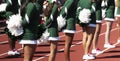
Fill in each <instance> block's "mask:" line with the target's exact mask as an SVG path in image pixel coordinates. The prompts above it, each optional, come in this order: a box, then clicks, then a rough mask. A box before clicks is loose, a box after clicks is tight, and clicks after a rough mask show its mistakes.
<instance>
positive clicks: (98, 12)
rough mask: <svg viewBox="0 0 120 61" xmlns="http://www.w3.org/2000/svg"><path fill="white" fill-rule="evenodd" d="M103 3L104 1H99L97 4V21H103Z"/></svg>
mask: <svg viewBox="0 0 120 61" xmlns="http://www.w3.org/2000/svg"><path fill="white" fill-rule="evenodd" d="M101 2H102V0H99V1H97V2H96V20H97V21H98V20H102V11H101Z"/></svg>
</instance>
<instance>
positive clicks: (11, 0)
mask: <svg viewBox="0 0 120 61" xmlns="http://www.w3.org/2000/svg"><path fill="white" fill-rule="evenodd" d="M20 3H21V2H20V0H6V3H3V4H1V5H0V7H1V9H0V12H3V14H2V16H3V17H5V18H6V19H7V21H6V23H7V22H8V21H9V20H10V17H11V16H12V15H16V14H18V13H19V8H20ZM11 20H12V19H11ZM5 32H6V34H7V35H8V41H9V47H10V49H9V51H8V55H10V56H14V55H20V52H18V51H17V50H16V49H15V45H16V41H17V36H15V35H13V34H12V32H11V31H10V30H9V29H8V24H7V28H6V29H5Z"/></svg>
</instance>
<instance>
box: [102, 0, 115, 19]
mask: <svg viewBox="0 0 120 61" xmlns="http://www.w3.org/2000/svg"><path fill="white" fill-rule="evenodd" d="M104 1H105V2H107V3H106V4H105V6H103V7H102V9H106V12H105V20H108V21H114V11H115V1H114V0H104Z"/></svg>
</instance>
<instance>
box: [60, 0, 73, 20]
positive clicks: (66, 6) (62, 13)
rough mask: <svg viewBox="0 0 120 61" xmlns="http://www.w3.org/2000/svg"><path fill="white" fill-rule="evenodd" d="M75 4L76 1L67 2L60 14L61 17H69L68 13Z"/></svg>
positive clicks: (69, 0) (68, 0)
mask: <svg viewBox="0 0 120 61" xmlns="http://www.w3.org/2000/svg"><path fill="white" fill-rule="evenodd" d="M73 2H74V0H67V1H66V2H65V4H64V5H63V8H62V10H61V12H60V15H62V16H63V18H64V17H65V16H66V15H67V12H68V10H69V8H70V7H71V5H72V3H73Z"/></svg>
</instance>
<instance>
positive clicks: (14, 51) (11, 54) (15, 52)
mask: <svg viewBox="0 0 120 61" xmlns="http://www.w3.org/2000/svg"><path fill="white" fill-rule="evenodd" d="M8 55H9V56H15V55H21V53H20V52H18V51H17V50H16V49H14V50H10V51H8Z"/></svg>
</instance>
